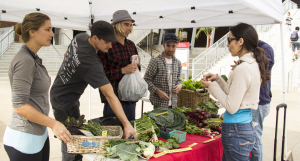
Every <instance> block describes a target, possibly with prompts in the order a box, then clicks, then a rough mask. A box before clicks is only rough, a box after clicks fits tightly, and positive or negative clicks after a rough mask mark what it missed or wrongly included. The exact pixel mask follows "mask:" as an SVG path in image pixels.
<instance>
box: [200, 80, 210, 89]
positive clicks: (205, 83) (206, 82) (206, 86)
mask: <svg viewBox="0 0 300 161" xmlns="http://www.w3.org/2000/svg"><path fill="white" fill-rule="evenodd" d="M210 83H211V82H208V81H205V80H204V79H201V86H203V87H205V88H208V86H209V85H210Z"/></svg>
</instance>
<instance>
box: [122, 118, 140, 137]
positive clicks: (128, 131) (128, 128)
mask: <svg viewBox="0 0 300 161" xmlns="http://www.w3.org/2000/svg"><path fill="white" fill-rule="evenodd" d="M128 123H129V122H128ZM131 135H132V136H133V138H134V139H137V136H136V132H135V130H134V128H133V127H132V126H131V124H130V123H129V124H128V125H126V126H124V135H123V138H124V139H128V138H129V137H130V136H131Z"/></svg>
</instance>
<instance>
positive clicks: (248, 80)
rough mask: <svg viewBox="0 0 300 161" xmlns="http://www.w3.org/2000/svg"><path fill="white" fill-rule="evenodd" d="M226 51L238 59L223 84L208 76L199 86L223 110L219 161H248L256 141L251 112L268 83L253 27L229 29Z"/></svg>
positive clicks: (265, 68)
mask: <svg viewBox="0 0 300 161" xmlns="http://www.w3.org/2000/svg"><path fill="white" fill-rule="evenodd" d="M227 39H228V44H227V47H228V49H229V51H230V53H231V55H232V56H238V57H239V60H238V61H237V65H236V67H235V68H234V69H233V71H232V73H231V75H230V77H229V79H228V81H227V82H225V81H224V79H223V78H222V77H221V76H220V75H218V74H212V73H208V74H206V75H205V76H204V77H203V79H202V80H201V85H202V86H204V87H206V88H208V91H209V93H210V94H212V95H213V96H214V97H215V98H216V99H218V100H219V102H220V103H221V105H222V106H223V107H224V108H225V109H226V112H225V114H224V119H223V124H222V144H223V161H240V160H249V153H250V152H251V150H252V148H253V146H254V143H255V140H256V137H255V131H254V129H253V126H252V109H255V110H256V109H257V108H258V103H259V90H260V86H261V85H264V84H266V83H267V81H268V80H270V73H269V72H267V68H268V64H269V63H268V59H267V57H266V55H265V52H264V50H263V49H261V48H260V47H258V35H257V33H256V31H255V29H254V28H253V26H251V25H249V24H245V23H240V24H238V25H236V26H233V27H231V28H230V32H229V35H228V38H227Z"/></svg>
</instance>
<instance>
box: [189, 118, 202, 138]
mask: <svg viewBox="0 0 300 161" xmlns="http://www.w3.org/2000/svg"><path fill="white" fill-rule="evenodd" d="M186 121H187V120H186ZM185 132H187V133H188V134H199V135H204V134H205V133H204V129H200V128H199V127H198V126H197V125H196V124H194V123H192V122H188V121H187V123H186V128H185Z"/></svg>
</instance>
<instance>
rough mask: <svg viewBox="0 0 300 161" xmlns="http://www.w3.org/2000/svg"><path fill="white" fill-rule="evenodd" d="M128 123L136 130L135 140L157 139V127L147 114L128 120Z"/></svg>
mask: <svg viewBox="0 0 300 161" xmlns="http://www.w3.org/2000/svg"><path fill="white" fill-rule="evenodd" d="M130 123H131V125H132V126H133V128H134V129H135V131H136V135H137V140H141V141H145V142H148V141H150V142H152V141H154V140H157V135H159V128H158V126H157V125H156V123H155V121H154V120H152V119H151V118H149V117H148V116H147V115H143V116H142V117H141V118H139V119H137V120H133V121H130Z"/></svg>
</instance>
